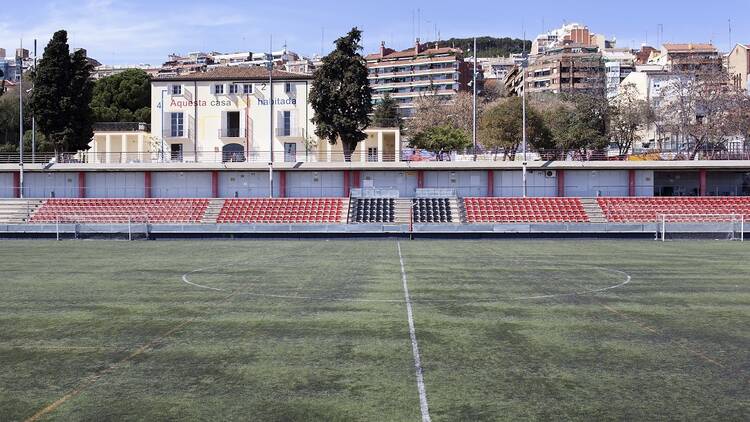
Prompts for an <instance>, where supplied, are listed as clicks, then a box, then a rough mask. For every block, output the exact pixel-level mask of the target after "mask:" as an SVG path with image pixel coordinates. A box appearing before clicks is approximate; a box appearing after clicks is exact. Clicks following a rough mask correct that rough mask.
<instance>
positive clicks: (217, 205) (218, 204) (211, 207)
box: [201, 199, 224, 224]
mask: <svg viewBox="0 0 750 422" xmlns="http://www.w3.org/2000/svg"><path fill="white" fill-rule="evenodd" d="M223 206H224V200H223V199H212V200H210V201H209V203H208V207H207V208H206V212H205V214H203V218H202V219H201V223H204V224H216V220H218V218H219V213H220V212H221V208H222V207H223Z"/></svg>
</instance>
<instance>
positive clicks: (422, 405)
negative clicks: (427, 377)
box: [396, 242, 431, 422]
mask: <svg viewBox="0 0 750 422" xmlns="http://www.w3.org/2000/svg"><path fill="white" fill-rule="evenodd" d="M396 246H398V260H399V262H400V263H401V281H402V282H403V284H404V301H405V302H406V316H407V317H408V320H409V336H410V337H411V351H412V355H414V368H415V370H416V372H417V391H419V409H420V410H421V411H422V422H430V421H431V419H430V408H429V406H427V390H426V389H425V386H424V377H423V375H422V372H423V371H422V360H421V359H420V357H419V344H418V343H417V334H416V332H415V331H414V313H413V312H412V306H411V297H409V287H408V286H407V285H406V270H405V269H404V257H403V255H401V242H396Z"/></svg>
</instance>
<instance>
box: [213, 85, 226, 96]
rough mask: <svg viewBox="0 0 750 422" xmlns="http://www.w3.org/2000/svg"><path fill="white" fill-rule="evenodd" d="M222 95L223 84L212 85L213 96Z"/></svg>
mask: <svg viewBox="0 0 750 422" xmlns="http://www.w3.org/2000/svg"><path fill="white" fill-rule="evenodd" d="M223 93H224V84H216V85H214V94H215V95H221V94H223Z"/></svg>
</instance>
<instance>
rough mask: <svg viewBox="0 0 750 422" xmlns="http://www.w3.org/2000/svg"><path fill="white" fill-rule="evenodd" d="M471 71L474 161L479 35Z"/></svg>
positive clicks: (475, 156)
mask: <svg viewBox="0 0 750 422" xmlns="http://www.w3.org/2000/svg"><path fill="white" fill-rule="evenodd" d="M471 73H472V80H471V88H472V90H473V94H472V97H471V139H472V142H473V144H474V161H477V37H474V68H473V69H472V72H471Z"/></svg>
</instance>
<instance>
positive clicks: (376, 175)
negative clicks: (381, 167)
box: [360, 171, 417, 197]
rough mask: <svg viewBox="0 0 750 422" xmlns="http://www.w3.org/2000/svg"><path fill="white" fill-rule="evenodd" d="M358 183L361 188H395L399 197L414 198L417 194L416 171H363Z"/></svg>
mask: <svg viewBox="0 0 750 422" xmlns="http://www.w3.org/2000/svg"><path fill="white" fill-rule="evenodd" d="M360 183H361V185H362V187H363V188H395V189H398V192H399V195H401V196H407V197H410V196H414V195H415V193H416V192H417V172H416V171H363V172H362V174H361V179H360Z"/></svg>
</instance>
